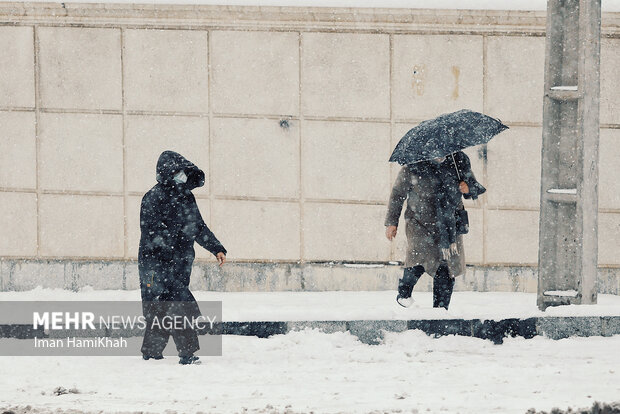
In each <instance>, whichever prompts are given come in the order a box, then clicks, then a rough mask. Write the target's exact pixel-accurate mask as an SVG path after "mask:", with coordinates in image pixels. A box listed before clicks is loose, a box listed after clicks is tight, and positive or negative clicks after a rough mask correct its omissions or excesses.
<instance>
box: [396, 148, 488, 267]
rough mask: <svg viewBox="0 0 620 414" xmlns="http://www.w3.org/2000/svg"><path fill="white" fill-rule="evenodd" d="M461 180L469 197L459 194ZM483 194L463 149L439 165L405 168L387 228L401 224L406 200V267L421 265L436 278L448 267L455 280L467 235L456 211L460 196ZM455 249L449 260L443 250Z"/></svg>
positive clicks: (425, 163) (401, 174)
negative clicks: (401, 215)
mask: <svg viewBox="0 0 620 414" xmlns="http://www.w3.org/2000/svg"><path fill="white" fill-rule="evenodd" d="M455 164H456V166H455ZM459 181H465V182H466V183H467V185H468V186H469V191H470V192H469V193H468V194H464V195H463V194H461V192H460V191H459ZM485 191H486V189H485V188H484V187H483V186H482V185H481V184H480V183H478V181H477V180H476V177H475V176H474V174H473V171H472V170H471V164H470V161H469V158H468V157H467V155H466V154H465V153H463V152H460V151H459V152H457V153H455V154H454V158H452V156H448V157H447V158H446V159H445V160H444V161H443V162H442V163H439V164H438V163H435V162H432V161H421V162H419V163H415V164H411V165H406V166H404V167H403V168H402V169H401V171H400V172H399V174H398V177H397V179H396V182H395V183H394V186H393V188H392V193H391V195H390V201H389V204H388V212H387V216H386V220H385V225H386V226H398V222H399V218H400V214H401V211H402V208H403V204H404V202H405V200H407V209H406V211H405V223H406V229H405V231H406V234H407V240H408V247H407V257H406V260H405V266H406V267H413V266H416V265H422V266H424V268H425V270H426V272H428V273H429V274H431V275H433V274H435V272H436V270H437V268H438V267H439V266H440V265H441V264H442V263H446V264H447V265H448V269H449V271H450V274H451V275H452V276H458V275H461V274H463V273H464V272H465V255H464V246H463V237H462V235H461V233H459V232H458V229H457V225H456V213H457V211H459V210H461V209H463V202H462V197H465V198H472V199H476V198H477V197H478V196H480V195H481V194H483V193H484V192H485ZM453 245H454V247H455V250H456V252H457V253H456V254H451V255H449V256H448V258H447V259H446V257H445V255H444V250H446V249H448V250H450V247H451V246H453Z"/></svg>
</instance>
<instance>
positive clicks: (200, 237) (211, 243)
mask: <svg viewBox="0 0 620 414" xmlns="http://www.w3.org/2000/svg"><path fill="white" fill-rule="evenodd" d="M190 202H191V204H192V205H191V207H190V209H189V211H190V217H189V220H190V221H191V222H192V223H193V225H194V226H195V227H194V228H195V229H196V243H198V244H199V245H200V246H202V247H204V248H205V249H206V250H208V251H209V252H211V253H212V254H213V255H214V256H215V257H217V260H218V262H219V264H220V266H221V265H223V264H224V263H225V262H226V253H227V251H226V249H225V248H224V246H223V245H222V243H220V241H219V240H218V239H217V237H215V235H214V234H213V232H212V231H211V230H210V229H209V227H207V225H206V223H205V222H204V220H203V219H202V215H201V214H200V210H198V205H197V204H196V199H195V198H194V197H193V196H192V198H191V201H190Z"/></svg>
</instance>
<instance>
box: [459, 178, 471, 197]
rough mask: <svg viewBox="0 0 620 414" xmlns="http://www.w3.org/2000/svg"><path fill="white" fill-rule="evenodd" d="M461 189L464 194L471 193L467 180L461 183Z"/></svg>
mask: <svg viewBox="0 0 620 414" xmlns="http://www.w3.org/2000/svg"><path fill="white" fill-rule="evenodd" d="M459 191H460V192H461V193H463V194H469V186H468V185H467V183H466V182H465V181H461V182H460V183H459Z"/></svg>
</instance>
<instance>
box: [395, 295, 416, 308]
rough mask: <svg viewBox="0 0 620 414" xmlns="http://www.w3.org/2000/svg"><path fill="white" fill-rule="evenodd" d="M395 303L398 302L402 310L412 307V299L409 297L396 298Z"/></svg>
mask: <svg viewBox="0 0 620 414" xmlns="http://www.w3.org/2000/svg"><path fill="white" fill-rule="evenodd" d="M396 302H398V304H399V305H400V306H402V307H403V308H408V307H410V306H411V305H413V297H411V296H410V297H408V298H401V297H400V296H397V297H396Z"/></svg>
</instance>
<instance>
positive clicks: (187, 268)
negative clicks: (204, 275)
mask: <svg viewBox="0 0 620 414" xmlns="http://www.w3.org/2000/svg"><path fill="white" fill-rule="evenodd" d="M180 171H184V172H185V175H186V176H187V182H185V183H177V182H175V180H174V176H175V175H176V174H177V173H179V172H180ZM204 180H205V174H204V173H203V172H202V171H201V170H200V169H199V168H198V167H196V166H195V165H194V164H193V163H191V162H190V161H188V160H187V159H185V158H184V157H183V156H181V155H180V154H178V153H176V152H173V151H164V152H163V153H162V154H161V155H160V156H159V160H158V161H157V184H156V185H155V186H154V187H153V188H151V189H150V190H149V191H148V192H147V193H146V194H145V195H144V197H143V198H142V205H141V208H140V230H141V238H140V249H139V252H138V268H139V272H140V287H141V292H142V300H144V301H194V297H193V295H192V294H191V292H190V291H189V288H188V286H189V281H190V274H191V271H192V263H193V262H194V256H195V252H194V242H197V243H198V244H199V245H201V246H202V247H204V248H205V249H207V250H208V251H210V252H211V253H213V254H214V255H215V254H217V253H220V252H221V253H224V254H226V249H225V248H224V246H222V244H221V243H220V242H219V241H218V239H217V238H216V237H215V236H214V235H213V233H212V232H211V230H209V228H208V227H207V225H206V224H205V222H204V220H203V219H202V216H201V215H200V211H199V210H198V206H197V204H196V199H195V198H194V195H193V194H192V192H191V190H193V189H194V188H196V187H201V186H203V185H204Z"/></svg>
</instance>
